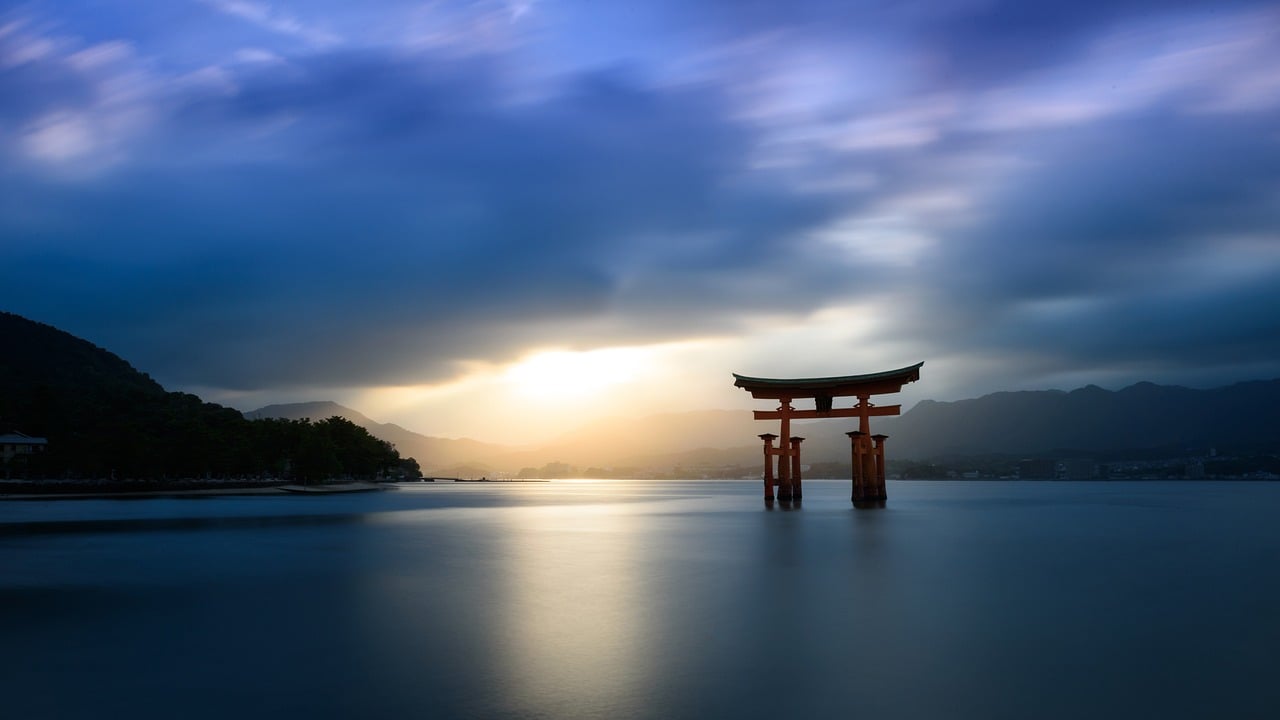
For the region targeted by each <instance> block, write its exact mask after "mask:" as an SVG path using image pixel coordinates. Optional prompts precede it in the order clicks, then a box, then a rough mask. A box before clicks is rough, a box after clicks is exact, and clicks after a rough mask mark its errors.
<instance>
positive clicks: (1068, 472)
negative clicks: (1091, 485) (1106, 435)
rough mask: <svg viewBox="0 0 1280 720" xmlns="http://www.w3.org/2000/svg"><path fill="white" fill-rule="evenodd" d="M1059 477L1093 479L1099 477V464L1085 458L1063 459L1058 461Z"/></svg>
mask: <svg viewBox="0 0 1280 720" xmlns="http://www.w3.org/2000/svg"><path fill="white" fill-rule="evenodd" d="M1058 477H1059V478H1061V479H1063V480H1092V479H1093V478H1096V477H1098V464H1097V463H1096V462H1094V461H1092V460H1086V459H1083V458H1077V459H1072V460H1063V461H1061V462H1059V463H1058Z"/></svg>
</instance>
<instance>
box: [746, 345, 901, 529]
mask: <svg viewBox="0 0 1280 720" xmlns="http://www.w3.org/2000/svg"><path fill="white" fill-rule="evenodd" d="M923 365H924V363H923V362H919V363H916V364H915V365H911V366H910V367H904V368H899V369H897V370H887V371H885V372H878V373H870V374H868V375H846V376H844V377H825V378H793V379H789V380H787V379H778V378H758V377H747V376H745V375H739V374H737V373H734V374H733V377H734V381H733V384H734V386H736V387H740V388H742V389H743V390H746V391H747V392H749V393H751V397H753V398H758V399H770V400H777V401H778V402H779V405H778V409H777V410H756V411H755V419H756V420H780V421H781V422H782V430H781V432H782V434H781V436H778V435H774V434H772V433H765V434H763V435H761V436H760V439H761V440H763V441H764V501H765V502H766V503H772V502H773V486H774V485H777V486H778V500H781V501H783V502H787V501H790V500H793V499H794V500H799V499H800V498H801V497H802V494H801V490H800V443H801V442H802V441H803V440H804V438H801V437H792V436H791V421H792V420H807V419H812V418H837V417H856V418H858V429H857V430H854V431H853V432H849V433H845V434H846V435H848V436H849V444H850V446H851V449H852V453H853V496H852V498H851V499H852V500H853V504H854V505H855V506H856V507H884V502H885V500H886V499H887V498H888V495H887V493H886V492H885V483H884V441H885V440H887V439H888V438H889V436H888V435H872V434H871V416H872V415H899V414H901V413H902V406H901V405H879V406H877V405H873V404H872V403H871V400H870V398H871V396H872V395H885V394H888V393H896V392H900V391H901V390H902V386H903V385H906V384H907V383H909V382H915V381H916V380H919V379H920V368H921V367H922V366H923ZM838 397H856V398H857V399H858V404H856V405H854V406H853V407H850V408H832V401H833V399H834V398H838ZM797 398H813V401H814V408H813V409H812V410H797V409H795V408H793V407H791V401H792V400H795V399H797ZM778 437H781V439H782V442H781V443H780V444H779V447H776V448H775V447H774V446H773V441H774V440H775V439H776V438H778ZM774 456H777V458H778V475H777V480H775V479H774V475H773V458H774Z"/></svg>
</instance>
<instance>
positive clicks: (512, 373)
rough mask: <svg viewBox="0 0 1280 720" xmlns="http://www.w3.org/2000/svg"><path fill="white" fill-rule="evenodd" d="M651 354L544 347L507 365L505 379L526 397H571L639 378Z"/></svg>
mask: <svg viewBox="0 0 1280 720" xmlns="http://www.w3.org/2000/svg"><path fill="white" fill-rule="evenodd" d="M650 355H651V353H650V352H649V351H647V350H644V349H642V348H629V347H615V348H601V349H598V350H586V351H581V352H576V351H570V350H541V351H538V352H534V353H532V354H530V355H527V356H525V357H524V358H523V359H522V360H520V361H519V362H518V363H516V364H514V365H512V366H510V367H509V368H507V370H506V371H505V372H504V373H503V374H502V379H503V381H505V382H506V383H507V384H508V385H510V386H511V389H512V391H513V392H514V393H515V394H516V395H519V396H522V397H526V398H531V399H544V398H546V399H550V398H558V399H564V400H571V399H577V398H581V397H584V396H589V395H594V394H595V393H597V392H599V391H600V390H603V389H605V388H608V387H611V386H614V385H620V384H624V383H629V382H632V381H634V380H636V379H638V378H639V376H640V375H641V374H642V373H643V372H644V369H645V367H646V366H647V365H648V364H649V361H650V360H651V358H650Z"/></svg>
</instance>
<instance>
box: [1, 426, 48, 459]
mask: <svg viewBox="0 0 1280 720" xmlns="http://www.w3.org/2000/svg"><path fill="white" fill-rule="evenodd" d="M48 445H49V440H48V439H47V438H42V437H32V436H31V435H25V434H23V433H20V432H18V431H16V430H14V431H12V432H7V433H4V434H3V435H0V461H3V462H6V463H7V462H9V461H10V460H12V459H13V458H16V457H27V456H29V455H35V454H36V453H42V452H44V449H45V447H47V446H48Z"/></svg>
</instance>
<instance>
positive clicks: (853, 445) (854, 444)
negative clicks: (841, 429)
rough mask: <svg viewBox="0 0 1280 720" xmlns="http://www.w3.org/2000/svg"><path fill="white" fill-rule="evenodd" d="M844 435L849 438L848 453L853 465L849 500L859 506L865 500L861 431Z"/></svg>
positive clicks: (865, 484) (865, 489)
mask: <svg viewBox="0 0 1280 720" xmlns="http://www.w3.org/2000/svg"><path fill="white" fill-rule="evenodd" d="M845 435H848V436H849V453H850V460H851V461H852V465H853V478H852V480H853V492H852V494H851V495H850V497H849V499H850V500H852V501H853V504H854V505H859V504H861V503H863V502H865V501H866V500H867V482H866V477H865V475H864V474H863V471H864V468H865V467H866V466H865V465H864V464H863V462H862V456H863V443H862V431H861V430H854V431H853V432H847V433H845Z"/></svg>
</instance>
